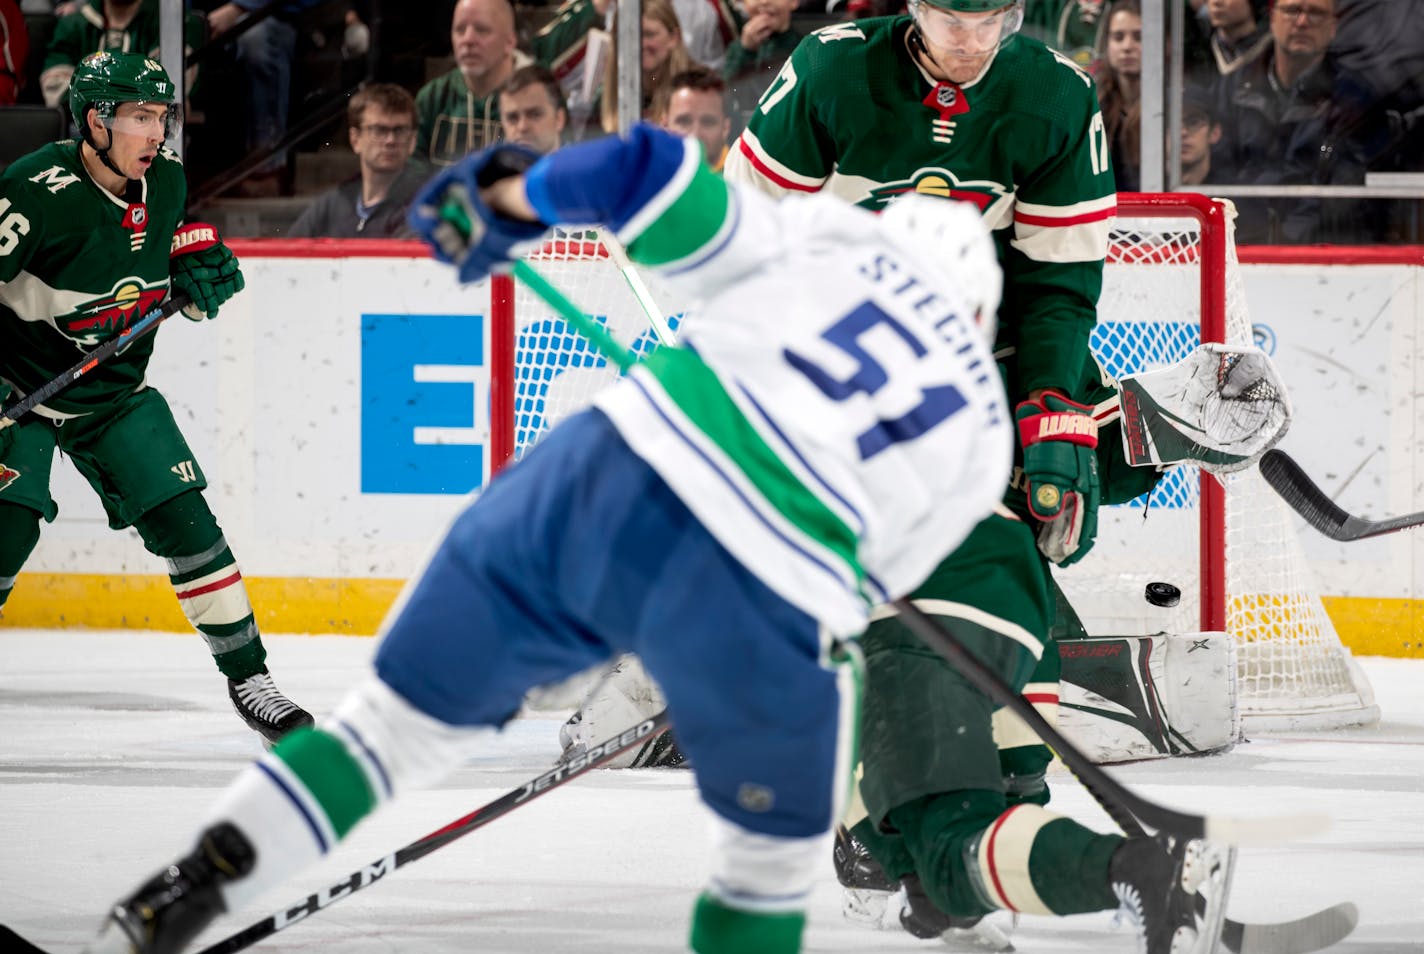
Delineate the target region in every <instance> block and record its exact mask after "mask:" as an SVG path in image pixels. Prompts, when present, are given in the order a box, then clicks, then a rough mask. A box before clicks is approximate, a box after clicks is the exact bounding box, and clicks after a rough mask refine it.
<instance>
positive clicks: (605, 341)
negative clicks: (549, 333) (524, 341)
mask: <svg viewBox="0 0 1424 954" xmlns="http://www.w3.org/2000/svg"><path fill="white" fill-rule="evenodd" d="M514 277H515V278H517V279H519V280H520V281H522V282H523V283H524V284H526V285H528V286H529V287H530V288H531V289H533V291H534V294H536V295H538V296H539V297H540V298H542V299H544V301H545V302H547V303H548V304H549V306H550V307H551V308H553V309H554V310H555V311H557V312H558V313H559V314H560V315H562V316H563V317H564V319H565V320H567V321H568V322H569V324H571V325H573V326H574V327H575V328H577V329H578V332H579V334H581V335H583V336H584V337H585V338H587V339H589V340H590V341H592V342H593V344H594V347H596V348H597V349H598V350H599V351H601V352H603V356H604V357H606V358H607V359H608V360H610V361H612V362H613V363H614V364H616V365H618V367H619V369H620V370H623V371H627V370H628V369H629V368H630V367H632V366H633V364H634V363H635V362H637V360H638V358H637V356H636V355H634V354H633V352H631V351H629V350H628V349H627V348H625V347H623V346H622V345H621V344H619V343H618V339H616V338H614V337H613V336H612V335H611V334H609V333H608V330H607V329H606V328H604V327H603V326H602V325H600V324H599V323H598V322H596V321H594V320H593V319H592V318H590V317H589V316H588V315H586V314H584V313H583V312H582V311H581V310H579V307H578V306H577V305H575V304H574V303H573V302H571V301H569V300H568V298H567V297H565V295H564V293H563V292H561V291H559V290H558V289H557V288H555V287H554V286H553V285H551V284H549V282H548V281H547V280H545V278H544V276H543V275H540V274H539V273H538V272H536V271H535V270H534V268H533V266H531V265H530V264H529V263H528V262H526V261H524V260H523V259H518V260H516V261H515V263H514Z"/></svg>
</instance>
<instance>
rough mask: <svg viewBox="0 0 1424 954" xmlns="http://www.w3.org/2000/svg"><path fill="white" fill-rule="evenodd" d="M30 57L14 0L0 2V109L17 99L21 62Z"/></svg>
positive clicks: (22, 70)
mask: <svg viewBox="0 0 1424 954" xmlns="http://www.w3.org/2000/svg"><path fill="white" fill-rule="evenodd" d="M29 54H30V34H29V31H28V30H27V29H26V28H25V16H24V14H23V13H22V12H21V11H20V5H19V4H18V3H17V2H16V0H0V106H12V105H14V103H15V101H16V100H17V99H19V96H20V87H21V86H22V85H23V84H24V81H25V61H26V59H27V58H28V57H29Z"/></svg>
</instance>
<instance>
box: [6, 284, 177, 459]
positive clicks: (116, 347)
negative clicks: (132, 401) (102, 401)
mask: <svg viewBox="0 0 1424 954" xmlns="http://www.w3.org/2000/svg"><path fill="white" fill-rule="evenodd" d="M188 303H189V298H188V296H187V294H186V293H184V292H174V293H172V294H171V295H169V297H168V300H167V301H165V302H164V303H163V304H161V305H159V306H158V307H156V308H154V309H153V310H152V311H150V312H149V313H148V314H146V315H144V316H143V317H142V318H140V319H139V320H138V321H136V322H134V323H133V324H131V325H129V326H128V327H127V328H125V329H124V330H123V331H122V332H120V333H119V334H118V335H117V336H116V337H113V338H110V339H109V340H108V341H106V342H104V343H103V344H101V345H99V347H97V348H95V349H94V350H93V351H91V352H89V353H88V354H86V355H85V356H84V357H82V358H80V359H79V363H78V364H76V365H75V366H74V367H72V368H70V369H69V370H68V371H66V372H64V373H63V374H61V375H59V376H58V377H56V378H55V379H54V380H52V381H50V382H48V383H46V384H42V385H40V386H39V387H37V388H35V389H34V390H33V391H31V392H30V393H29V394H27V395H25V396H24V397H23V398H21V399H20V400H19V401H16V402H15V403H14V404H11V405H10V406H9V407H7V408H5V409H4V410H3V411H0V431H3V430H4V429H5V428H7V427H9V426H10V425H11V424H14V423H15V422H16V421H18V420H19V419H20V418H21V417H23V416H24V415H25V414H28V413H29V412H30V411H32V410H34V409H35V407H37V406H38V405H40V404H43V403H44V402H45V401H47V400H49V399H50V398H52V397H54V396H55V395H56V394H58V393H59V392H60V391H63V390H64V389H65V388H67V387H69V386H70V385H71V384H73V383H74V382H75V381H78V380H79V379H80V378H82V377H84V375H86V374H88V373H89V372H90V371H93V370H94V368H96V367H98V365H100V364H101V363H103V362H104V361H107V360H108V359H109V358H111V357H113V356H114V355H116V354H118V353H119V352H120V351H123V350H124V349H125V348H127V347H128V346H129V345H131V344H133V343H134V342H135V341H137V340H138V339H139V338H140V337H142V336H143V335H145V334H147V333H148V332H149V331H152V330H153V329H154V328H156V327H158V325H159V323H160V322H162V321H163V320H164V319H165V318H168V317H169V316H171V315H172V314H173V313H174V312H175V311H178V310H179V309H180V308H182V307H183V306H184V305H187V304H188Z"/></svg>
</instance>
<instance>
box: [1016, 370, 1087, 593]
mask: <svg viewBox="0 0 1424 954" xmlns="http://www.w3.org/2000/svg"><path fill="white" fill-rule="evenodd" d="M1014 417H1015V418H1016V419H1017V421H1018V425H1019V441H1020V443H1021V444H1022V445H1023V472H1024V483H1025V492H1026V494H1027V496H1028V509H1029V512H1030V513H1032V514H1033V516H1035V517H1037V518H1038V520H1039V521H1041V523H1040V524H1039V528H1038V548H1039V550H1041V551H1042V552H1043V555H1044V556H1046V557H1048V559H1050V560H1052V561H1053V562H1054V563H1056V564H1058V565H1059V566H1069V565H1070V564H1073V563H1076V562H1077V561H1078V560H1081V559H1082V558H1083V557H1084V556H1086V555H1087V553H1088V551H1089V550H1090V549H1092V546H1093V539H1094V538H1095V537H1096V536H1097V533H1098V498H1099V486H1098V457H1097V453H1096V449H1097V446H1098V425H1097V422H1096V421H1094V420H1093V409H1092V408H1091V407H1088V406H1087V405H1084V404H1077V403H1075V402H1073V401H1070V400H1068V399H1067V398H1066V397H1064V396H1063V395H1061V394H1059V393H1057V392H1056V391H1047V392H1045V393H1044V394H1043V395H1042V396H1040V397H1039V398H1037V399H1034V400H1028V401H1024V402H1022V403H1021V404H1019V406H1018V407H1017V408H1015V409H1014Z"/></svg>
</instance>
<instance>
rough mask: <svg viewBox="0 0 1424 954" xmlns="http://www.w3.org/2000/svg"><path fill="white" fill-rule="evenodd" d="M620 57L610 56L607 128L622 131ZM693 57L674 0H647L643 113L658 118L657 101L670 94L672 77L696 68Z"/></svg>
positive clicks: (605, 99)
mask: <svg viewBox="0 0 1424 954" xmlns="http://www.w3.org/2000/svg"><path fill="white" fill-rule="evenodd" d="M617 63H618V57H617V55H616V54H613V55H610V56H609V58H608V69H607V71H606V73H605V75H604V80H603V104H602V115H603V129H604V131H605V132H616V131H617V130H618V74H617ZM692 65H693V61H692V57H691V56H690V55H689V54H688V52H687V47H686V46H685V45H684V44H683V42H682V26H681V25H680V24H679V23H678V20H677V13H676V11H674V10H673V6H672V0H643V28H642V67H643V77H642V94H643V102H642V108H641V110H640V113H639V114H640V115H641V116H642V117H643V118H644V119H649V120H651V119H654V118H655V117H654V115H653V104H654V103H655V102H657V101H659V98H660V97H661V96H665V95H666V90H667V88H668V87H669V86H670V84H671V83H672V78H673V77H674V76H676V75H677V74H679V73H682V72H685V71H687V70H689V69H691V68H692Z"/></svg>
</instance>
